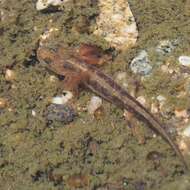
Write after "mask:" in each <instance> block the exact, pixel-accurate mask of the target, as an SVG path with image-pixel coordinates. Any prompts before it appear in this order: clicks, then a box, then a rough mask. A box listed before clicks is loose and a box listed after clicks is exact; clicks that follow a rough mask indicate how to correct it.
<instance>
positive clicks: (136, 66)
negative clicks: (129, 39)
mask: <svg viewBox="0 0 190 190" xmlns="http://www.w3.org/2000/svg"><path fill="white" fill-rule="evenodd" d="M130 68H131V70H132V71H133V73H135V74H141V75H148V74H150V72H151V70H152V66H151V65H150V61H149V59H148V53H147V52H146V51H145V50H142V51H141V52H140V53H139V54H138V55H137V57H135V58H134V59H133V60H132V62H131V65H130Z"/></svg>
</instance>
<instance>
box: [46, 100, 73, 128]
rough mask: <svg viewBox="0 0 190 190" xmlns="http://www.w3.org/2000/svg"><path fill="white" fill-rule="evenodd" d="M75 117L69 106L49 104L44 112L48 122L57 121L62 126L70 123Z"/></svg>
mask: <svg viewBox="0 0 190 190" xmlns="http://www.w3.org/2000/svg"><path fill="white" fill-rule="evenodd" d="M76 115H77V114H76V112H75V110H74V109H73V108H72V107H71V106H69V105H64V104H50V105H49V106H48V107H47V109H46V111H45V116H46V118H47V120H48V121H58V122H63V123H64V124H68V123H70V122H72V121H73V120H74V118H75V117H76Z"/></svg>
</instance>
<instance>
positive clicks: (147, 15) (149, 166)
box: [0, 0, 190, 190]
mask: <svg viewBox="0 0 190 190" xmlns="http://www.w3.org/2000/svg"><path fill="white" fill-rule="evenodd" d="M35 2H36V1H34V0H20V1H15V0H6V1H5V0H2V1H1V3H0V11H1V12H2V11H3V12H4V16H3V18H2V16H1V21H0V74H1V75H0V98H6V99H8V101H9V107H11V108H12V111H10V110H8V109H7V108H6V109H4V110H2V112H0V189H2V190H8V189H9V190H30V189H31V190H36V189H37V190H44V189H46V190H62V189H65V190H66V189H72V188H71V187H69V186H68V182H67V178H68V177H69V176H71V175H74V174H79V173H81V174H83V175H87V176H88V177H89V180H90V187H89V189H96V188H95V187H97V186H101V185H104V184H106V183H116V184H121V186H123V189H132V190H133V189H134V190H135V189H136V190H139V189H137V185H136V187H135V186H134V184H138V183H140V182H143V183H144V184H145V187H144V189H145V190H149V189H163V190H168V189H174V190H187V189H188V188H189V187H190V181H189V175H188V173H187V174H183V171H182V166H181V163H180V161H179V160H178V159H177V158H176V157H175V155H174V154H173V151H172V150H171V148H170V147H169V146H168V145H167V144H166V143H165V142H164V141H163V139H162V138H160V137H158V138H151V136H152V134H151V131H150V130H149V129H148V128H147V127H145V126H146V124H144V123H143V122H139V124H138V125H139V127H140V126H141V125H142V126H143V127H142V128H140V132H141V133H142V134H144V135H145V136H146V137H147V141H146V144H143V145H139V144H138V140H137V138H134V137H133V135H132V132H131V130H130V128H128V127H127V125H126V122H125V121H124V119H123V117H122V112H121V110H119V109H118V108H116V107H114V106H113V105H110V104H108V103H106V102H104V105H103V106H104V110H105V113H106V114H105V115H104V116H103V117H102V119H101V120H100V121H97V120H93V119H92V117H91V116H89V115H88V114H87V113H86V112H80V113H79V116H78V118H77V119H76V120H75V121H74V122H72V123H71V124H70V125H63V124H61V123H57V124H56V125H55V126H52V127H51V128H48V127H47V126H46V118H45V117H44V116H43V112H44V110H45V109H46V106H47V104H48V100H49V97H52V96H54V95H55V94H60V93H61V89H60V88H59V86H58V84H57V82H55V83H50V82H48V79H49V76H50V74H49V73H48V72H47V71H46V70H45V68H43V66H41V65H40V64H38V62H37V60H36V58H35V51H36V49H37V47H38V40H39V36H40V34H42V33H43V32H44V31H45V29H46V28H49V27H50V26H51V27H56V28H58V29H59V31H58V32H57V33H56V36H53V39H52V43H51V45H52V46H53V45H56V44H59V43H67V44H69V45H77V44H79V43H81V42H91V43H94V44H97V45H100V46H102V47H103V48H104V49H107V48H109V44H106V43H105V41H104V40H103V39H99V38H95V37H94V36H93V35H91V32H92V30H93V26H94V19H95V16H96V15H97V14H98V8H97V6H96V3H94V5H93V6H92V4H91V3H90V0H79V1H77V3H75V4H73V3H72V2H71V3H68V4H67V5H66V7H63V10H62V11H60V12H54V13H42V12H37V11H36V9H35ZM94 2H95V1H94ZM129 2H130V4H131V9H132V12H133V13H134V16H135V18H136V21H137V25H138V29H139V39H138V42H137V45H136V47H134V48H133V49H131V50H129V51H127V52H122V53H120V54H119V55H118V57H117V58H116V60H115V62H114V63H113V64H112V65H111V66H107V68H106V69H107V70H108V72H109V71H111V72H114V73H115V72H117V71H118V70H123V71H125V70H126V71H127V72H128V74H129V75H128V77H129V78H133V79H135V78H136V79H138V76H134V75H132V73H131V72H130V70H129V68H128V64H129V63H130V60H131V59H132V58H133V57H134V56H135V55H136V53H137V52H138V51H139V50H141V49H146V48H151V47H154V46H156V45H157V43H158V42H159V41H160V40H162V39H179V40H180V43H179V45H178V46H177V48H176V49H175V50H174V51H173V52H172V53H171V54H170V60H172V65H173V67H174V68H175V67H178V66H177V61H176V60H177V56H178V55H181V54H187V53H188V52H189V44H190V38H189V35H190V27H189V21H190V16H189V14H188V12H187V11H189V10H186V9H185V2H186V1H182V0H168V1H166V0H142V1H138V0H130V1H129ZM185 10H186V12H185ZM50 19H52V21H53V22H52V23H51V22H49V20H50ZM151 59H152V60H156V58H155V55H154V54H152V56H151ZM116 62H117V64H116ZM153 64H154V62H153ZM7 67H10V68H12V69H13V70H14V71H15V73H16V79H15V80H14V81H12V82H7V81H6V80H5V77H4V72H5V70H6V68H7ZM153 72H154V75H151V76H149V77H148V78H146V79H145V80H144V81H143V82H142V83H140V84H141V86H143V88H140V92H139V93H140V94H143V95H145V96H146V97H148V98H149V99H150V98H151V97H152V96H156V95H159V94H160V93H161V94H164V95H165V96H167V97H168V102H167V103H168V106H169V107H171V108H172V109H173V108H175V107H176V106H177V107H180V108H184V107H185V108H187V107H188V104H189V97H183V99H182V98H178V99H176V98H175V97H174V96H173V95H176V93H177V89H178V86H179V85H180V84H181V83H182V82H183V79H181V78H179V79H178V80H175V81H174V80H172V79H171V78H170V76H168V75H166V76H165V75H164V77H163V75H162V74H163V73H160V72H161V71H160V70H159V67H156V68H155V69H154V71H153ZM131 88H132V87H131ZM91 95H92V94H90V93H88V92H84V93H82V94H81V96H80V98H79V100H78V101H77V103H78V104H80V105H81V106H85V105H86V104H87V102H88V100H89V99H90V97H91ZM33 109H34V110H35V111H36V113H37V116H36V117H33V116H32V114H31V112H32V110H33ZM89 142H96V143H95V144H97V145H98V146H97V149H98V150H97V152H96V153H94V154H89ZM155 150H156V151H159V152H160V153H162V154H163V155H164V156H163V158H161V161H160V162H161V164H160V167H159V168H158V169H157V170H155V169H154V164H153V163H152V161H148V160H147V159H146V156H147V154H148V153H149V152H151V151H155ZM187 159H188V158H187ZM52 176H53V177H52ZM56 176H61V180H56ZM57 178H58V177H57ZM82 189H85V188H84V187H83V188H82Z"/></svg>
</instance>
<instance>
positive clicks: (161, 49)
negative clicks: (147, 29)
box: [156, 40, 179, 55]
mask: <svg viewBox="0 0 190 190" xmlns="http://www.w3.org/2000/svg"><path fill="white" fill-rule="evenodd" d="M178 43H179V42H178V40H172V41H169V40H162V41H160V43H159V45H158V46H157V47H156V52H157V53H161V54H163V55H166V54H169V53H171V52H172V50H174V49H175V47H176V46H177V45H178Z"/></svg>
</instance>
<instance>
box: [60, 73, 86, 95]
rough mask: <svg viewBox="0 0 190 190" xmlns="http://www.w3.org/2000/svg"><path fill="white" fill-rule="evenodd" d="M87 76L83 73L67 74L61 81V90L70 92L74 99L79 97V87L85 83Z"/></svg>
mask: <svg viewBox="0 0 190 190" xmlns="http://www.w3.org/2000/svg"><path fill="white" fill-rule="evenodd" d="M87 78H88V76H87V75H86V74H85V73H81V74H78V73H69V74H67V75H66V76H65V79H64V81H63V88H64V90H66V91H71V92H72V93H73V95H74V97H76V98H77V97H78V96H79V87H80V86H82V84H83V83H84V82H86V80H87Z"/></svg>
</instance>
